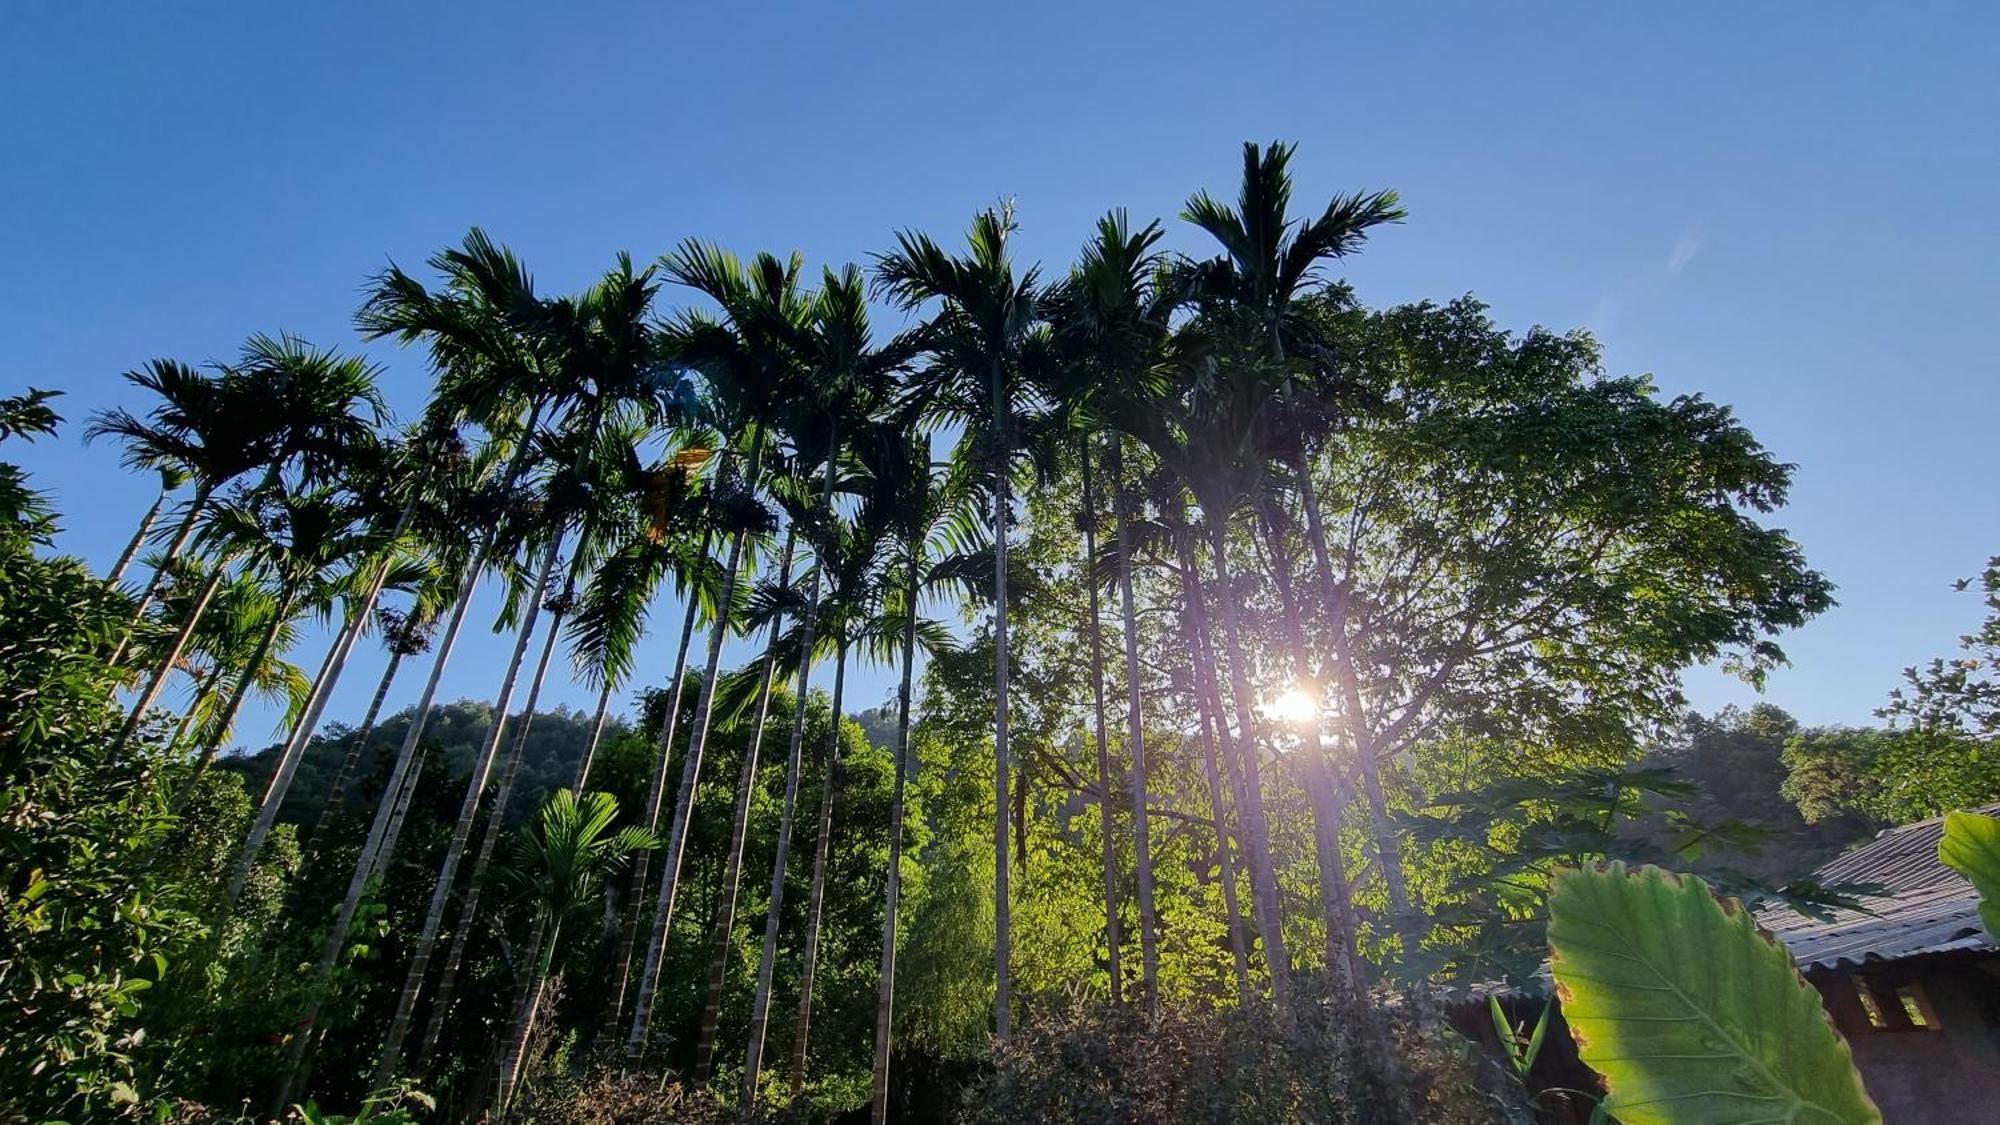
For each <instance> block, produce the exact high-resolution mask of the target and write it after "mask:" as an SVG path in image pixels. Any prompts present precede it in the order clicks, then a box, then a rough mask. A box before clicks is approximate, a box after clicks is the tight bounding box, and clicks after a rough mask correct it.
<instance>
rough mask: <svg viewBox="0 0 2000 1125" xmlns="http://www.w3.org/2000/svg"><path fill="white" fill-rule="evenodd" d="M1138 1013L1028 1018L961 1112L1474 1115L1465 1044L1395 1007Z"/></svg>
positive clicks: (1488, 1111) (1179, 1116)
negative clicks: (1288, 1017)
mask: <svg viewBox="0 0 2000 1125" xmlns="http://www.w3.org/2000/svg"><path fill="white" fill-rule="evenodd" d="M1295 1013H1296V1014H1295V1017H1294V1020H1293V1024H1294V1026H1293V1027H1292V1028H1291V1029H1290V1030H1289V1031H1287V1030H1285V1029H1284V1028H1283V1027H1282V1026H1281V1022H1280V1021H1279V1020H1278V1019H1277V1018H1276V1013H1275V1012H1273V1011H1272V1010H1271V1009H1270V1008H1269V1007H1268V1006H1263V1005H1256V1006H1251V1007H1247V1008H1229V1009H1221V1010H1217V1009H1211V1008H1208V1007H1206V1006H1195V1007H1167V1008H1165V1009H1163V1010H1162V1011H1161V1013H1160V1015H1159V1017H1158V1018H1157V1019H1148V1018H1147V1017H1146V1016H1145V1015H1144V1014H1143V1013H1141V1012H1140V1011H1138V1010H1136V1009H1134V1008H1130V1007H1126V1008H1112V1007H1108V1006H1105V1005H1101V1004H1086V1003H1076V1004H1074V1005H1072V1006H1071V1007H1069V1008H1067V1009H1064V1010H1059V1011H1056V1012H1053V1013H1050V1014H1048V1015H1046V1016H1044V1017H1042V1018H1041V1019H1038V1020H1033V1021H1030V1022H1029V1024H1028V1025H1027V1026H1026V1027H1025V1028H1024V1029H1023V1030H1022V1031H1021V1032H1020V1033H1019V1034H1018V1035H1017V1036H1016V1037H1015V1039H1014V1041H1013V1042H1012V1043H1011V1044H1009V1045H1008V1046H1007V1047H1006V1048H1005V1049H1003V1050H1001V1051H1000V1052H999V1053H998V1055H997V1057H996V1060H995V1062H996V1068H995V1071H994V1073H993V1074H992V1076H991V1077H990V1078H989V1079H988V1080H987V1081H986V1082H985V1083H984V1084H982V1085H980V1086H977V1087H974V1088H973V1089H971V1090H970V1091H968V1093H967V1096H966V1112H965V1115H964V1120H966V1121H968V1122H972V1123H980V1125H984V1123H991V1125H1017V1123H1019V1122H1023V1121H1039V1122H1098V1121H1134V1122H1235V1121H1245V1122H1250V1121H1255V1122H1272V1123H1281V1122H1314V1123H1321V1122H1324V1123H1343V1122H1357V1123H1359V1122H1367V1123H1371V1125H1374V1123H1390V1122H1424V1123H1425V1125H1433V1123H1454V1122H1468V1123H1469V1122H1484V1121H1492V1120H1501V1119H1502V1118H1501V1117H1500V1116H1498V1114H1497V1108H1498V1107H1497V1106H1495V1105H1494V1104H1493V1103H1492V1102H1491V1101H1489V1099H1488V1097H1487V1095H1485V1094H1483V1093H1481V1091H1480V1090H1479V1088H1478V1083H1477V1079H1476V1076H1477V1074H1478V1069H1479V1068H1478V1064H1477V1059H1476V1056H1475V1053H1474V1051H1473V1049H1472V1048H1471V1046H1470V1044H1467V1043H1465V1042H1464V1041H1463V1040H1461V1039H1459V1038H1458V1037H1457V1036H1455V1035H1452V1034H1451V1033H1450V1032H1449V1031H1447V1030H1446V1029H1445V1028H1444V1027H1443V1026H1442V1024H1440V1023H1438V1022H1437V1021H1435V1020H1433V1019H1430V1018H1427V1017H1423V1016H1421V1015H1420V1014H1419V1013H1418V1012H1417V1011H1416V1007H1415V1005H1412V1004H1410V1003H1408V1002H1399V1003H1390V1004H1382V1003H1370V1004H1368V1005H1365V1006H1364V1005H1356V1004H1352V1003H1343V1002H1339V1001H1334V1000H1329V999H1323V998H1318V999H1309V1000H1306V1001H1302V1002H1298V1003H1296V1004H1295Z"/></svg>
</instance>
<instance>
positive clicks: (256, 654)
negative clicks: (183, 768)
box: [194, 596, 292, 897]
mask: <svg viewBox="0 0 2000 1125" xmlns="http://www.w3.org/2000/svg"><path fill="white" fill-rule="evenodd" d="M271 609H272V612H271V623H270V624H269V625H267V626H265V628H264V632H263V633H262V634H261V635H259V636H258V638H257V647H256V648H253V649H251V650H250V659H249V660H248V661H246V662H245V663H244V665H243V671H242V672H241V673H240V674H239V675H238V676H237V677H236V684H235V686H234V687H232V688H231V689H230V692H229V702H227V703H225V704H223V706H222V713H221V715H220V716H218V717H217V718H216V720H215V729H214V730H213V731H211V732H209V734H208V737H207V738H206V739H205V740H204V742H205V745H203V747H202V750H201V760H200V761H198V762H196V763H195V768H194V772H195V777H197V778H199V777H200V776H201V775H202V774H204V773H206V772H207V771H208V767H209V766H210V765H211V764H213V763H214V761H215V757H216V755H217V754H220V753H221V752H222V744H223V743H224V742H227V741H228V740H229V728H230V727H232V726H234V725H235V723H236V714H237V712H239V711H241V710H242V709H243V701H244V700H245V699H248V698H249V697H250V689H251V688H252V687H254V686H256V683H257V669H259V668H261V667H263V665H264V661H265V660H266V659H267V658H268V657H269V656H270V655H271V647H272V646H273V645H275V644H277V642H278V634H279V633H280V632H281V631H283V629H284V628H285V619H286V618H287V617H289V616H291V612H292V605H291V598H289V597H286V596H280V597H279V598H278V601H277V604H275V605H274V606H272V607H271ZM232 897H233V896H232Z"/></svg>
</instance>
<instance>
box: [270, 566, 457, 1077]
mask: <svg viewBox="0 0 2000 1125" xmlns="http://www.w3.org/2000/svg"><path fill="white" fill-rule="evenodd" d="M478 573H479V566H478V561H477V560H475V561H474V562H473V563H471V564H468V565H467V567H466V569H465V572H464V573H463V574H461V575H460V584H459V591H458V597H457V599H456V600H455V601H454V603H453V605H452V609H451V616H450V617H449V618H447V619H446V622H445V627H444V637H443V639H442V640H441V641H440V643H439V645H438V654H437V659H436V660H434V661H432V663H431V674H430V679H429V681H428V682H427V683H425V685H424V692H423V695H422V697H421V698H419V699H418V700H417V706H416V710H415V711H414V712H413V713H412V714H411V716H410V728H409V730H408V731H407V732H406V733H405V734H404V736H403V744H402V746H401V748H400V749H398V750H397V751H396V761H395V764H394V765H393V766H391V767H390V770H389V781H388V784H387V785H385V786H384V787H383V790H382V799H381V800H380V801H378V802H377V803H376V806H375V817H374V819H373V820H372V821H371V822H370V823H369V825H368V836H367V839H365V840H364V841H363V842H362V845H361V852H360V854H359V855H357V856H355V858H354V873H353V874H352V875H351V876H349V878H348V880H347V892H346V894H345V896H344V897H342V899H341V901H340V911H339V913H338V914H337V915H336V916H335V919H334V923H333V926H332V928H331V929H329V930H328V931H327V936H326V944H325V945H324V946H322V947H321V949H320V957H319V963H318V964H317V965H315V966H314V967H313V988H312V992H311V994H310V995H311V996H312V1000H311V1001H310V1002H309V1003H308V1004H307V1006H306V1013H305V1015H304V1016H303V1017H302V1018H301V1019H300V1021H299V1024H298V1027H297V1028H296V1030H295V1031H294V1034H293V1038H292V1050H291V1052H290V1053H289V1054H288V1056H287V1057H286V1060H285V1081H284V1084H283V1086H282V1087H281V1089H280V1092H279V1095H278V1102H277V1104H276V1106H275V1107H273V1110H274V1112H276V1111H278V1110H282V1109H283V1108H284V1107H285V1106H289V1105H290V1104H291V1099H292V1096H293V1095H294V1094H295V1093H297V1091H298V1088H299V1086H300V1084H301V1083H303V1082H304V1080H305V1057H306V1047H307V1043H308V1041H310V1040H311V1039H312V1038H313V1034H312V1033H313V1029H314V1027H315V1026H316V1024H317V1023H318V1020H319V1012H320V1007H321V1005H322V1004H324V1003H325V1002H326V996H327V989H328V986H329V985H330V984H331V982H332V980H333V970H334V968H335V966H336V965H338V964H339V962H340V954H341V951H342V950H344V949H346V948H347V934H348V931H349V930H351V929H352V928H353V927H354V916H355V915H356V914H357V913H359V912H360V910H361V899H362V896H363V894H364V893H365V891H366V890H367V887H368V882H369V880H370V879H372V878H373V877H374V876H375V874H376V872H377V871H378V870H379V869H381V868H383V867H385V866H387V863H388V851H389V848H388V846H387V845H386V840H387V838H388V837H389V836H390V835H391V829H392V828H393V830H394V832H396V833H400V832H401V831H402V818H403V816H404V815H405V814H406V813H407V810H408V802H409V800H410V799H411V798H412V797H413V796H414V794H415V792H416V773H417V762H418V760H419V757H420V756H419V755H418V753H417V749H418V747H419V746H420V745H421V739H422V738H423V728H424V724H425V721H426V720H427V719H428V718H429V717H430V712H431V703H432V701H433V700H435V699H436V698H437V687H438V681H439V680H440V679H442V678H443V676H444V668H445V663H446V661H448V660H449V659H450V658H451V650H452V648H453V647H454V646H455V645H456V644H457V643H458V632H459V628H460V627H461V626H463V625H464V624H465V611H466V610H467V609H468V608H469V607H470V606H471V604H472V593H473V588H474V587H475V586H476V585H477V583H476V581H475V579H476V578H477V576H478ZM400 660H401V654H400V653H398V654H397V655H396V656H395V657H392V658H391V660H390V668H389V671H388V672H386V673H384V674H383V677H382V686H380V687H378V688H377V689H376V692H375V699H376V701H375V705H374V706H373V707H371V708H370V709H369V719H368V721H366V722H364V723H363V724H362V732H361V734H360V735H359V737H361V738H364V739H365V738H367V737H368V735H369V734H372V733H373V731H374V714H375V712H376V711H377V710H379V709H380V706H381V700H382V697H383V696H384V695H386V694H387V693H388V685H389V680H390V678H391V677H392V676H393V674H394V672H395V665H396V664H397V663H398V662H399V661H400Z"/></svg>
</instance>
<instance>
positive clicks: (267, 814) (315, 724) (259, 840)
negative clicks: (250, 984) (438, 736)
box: [218, 500, 469, 902]
mask: <svg viewBox="0 0 2000 1125" xmlns="http://www.w3.org/2000/svg"><path fill="white" fill-rule="evenodd" d="M415 514H416V502H415V501H414V500H412V501H410V502H409V503H407V504H404V505H403V512H402V515H401V516H400V517H398V519H397V520H396V527H395V530H394V531H392V532H390V533H389V538H390V541H391V542H394V541H395V540H397V539H400V538H402V536H403V532H404V531H406V530H408V528H409V526H410V520H411V519H412V518H413V517H414V516H415ZM390 562H391V560H389V559H383V560H382V566H381V569H380V570H378V571H376V573H375V577H374V579H373V580H372V581H370V582H369V583H368V593H367V594H366V596H364V597H363V598H362V599H361V604H360V605H358V606H356V607H355V609H354V612H353V613H352V614H350V615H349V617H348V622H347V627H346V628H344V629H342V630H341V633H340V637H339V639H338V640H336V641H335V642H334V646H333V651H332V652H331V653H329V654H328V656H327V667H326V668H325V669H323V670H322V671H321V673H320V682H319V683H317V684H315V685H314V687H313V694H312V697H311V699H310V700H309V701H308V702H307V704H306V711H305V714H303V715H301V716H299V721H298V723H297V724H296V725H295V726H294V727H293V728H292V735H291V738H289V739H287V740H286V742H285V749H284V752H283V753H282V754H280V755H279V758H278V766H277V768H276V769H275V770H273V771H272V773H271V782H270V784H269V785H268V786H266V787H265V789H264V796H263V798H262V800H260V801H259V802H258V806H257V822H256V823H255V824H253V825H251V827H250V835H249V836H248V837H246V838H245V839H244V841H243V853H242V857H241V858H240V859H239V860H238V868H237V873H236V876H235V877H234V878H233V879H232V880H231V884H230V891H229V896H228V899H229V901H230V902H234V901H236V894H237V892H238V891H240V890H241V889H242V885H243V883H242V880H243V878H244V876H246V875H247V874H248V873H249V870H250V865H251V864H253V863H255V862H256V861H257V854H258V852H260V851H261V850H262V849H263V847H264V838H265V836H267V835H268V834H269V833H270V831H271V826H272V825H273V824H275V823H277V819H278V810H279V809H280V808H282V807H283V806H284V803H285V795H286V794H287V793H289V792H290V791H291V787H292V778H293V776H294V775H295V774H297V773H298V769H299V763H300V762H302V761H304V760H305V756H306V749H307V748H308V747H309V746H311V745H312V736H313V733H314V732H315V731H317V730H318V729H319V721H320V717H321V716H322V715H324V714H325V713H326V704H327V701H328V700H329V699H331V698H333V687H334V684H335V683H336V682H338V681H339V679H340V675H341V673H342V672H344V671H345V670H346V669H347V658H348V656H349V655H350V654H351V653H352V652H353V651H354V642H355V641H356V640H358V639H359V638H360V636H361V634H362V632H363V630H365V629H366V628H367V627H368V617H369V615H370V614H372V613H374V612H375V602H376V601H377V599H379V598H380V597H381V596H382V587H383V585H384V584H385V583H386V582H388V580H389V568H390ZM468 580H469V579H468ZM395 664H396V662H395V661H393V660H392V661H391V662H390V665H389V674H391V675H393V674H394V673H395V670H396V669H395ZM442 667H443V664H442V661H440V664H439V668H440V670H441V669H442ZM386 686H387V679H386V677H385V679H384V687H385V688H386ZM377 695H378V701H379V695H380V693H379V692H378V693H377ZM370 710H371V713H372V711H373V708H371V709H370ZM417 722H418V723H421V722H422V719H421V718H419V719H418V720H417ZM415 726H416V724H414V723H413V724H412V727H413V729H414V728H415ZM225 729H226V728H225ZM218 737H219V736H218ZM360 747H361V744H360V741H359V740H357V741H356V742H355V745H354V747H353V748H352V749H350V750H349V751H348V762H352V761H353V759H354V758H355V756H356V755H358V754H359V753H360ZM346 768H347V763H343V764H342V767H341V769H342V774H341V777H340V779H339V780H337V782H336V786H338V785H340V784H344V783H345V771H346ZM338 792H339V790H338V788H337V787H336V789H335V790H334V792H333V793H332V794H330V795H329V796H328V804H327V806H326V808H331V807H332V801H333V799H334V797H336V796H338ZM320 815H321V818H322V819H324V817H325V815H326V814H325V808H323V809H322V810H321V814H320Z"/></svg>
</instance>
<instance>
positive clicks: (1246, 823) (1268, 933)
mask: <svg viewBox="0 0 2000 1125" xmlns="http://www.w3.org/2000/svg"><path fill="white" fill-rule="evenodd" d="M1203 507H1204V509H1205V511H1204V515H1203V518H1204V520H1206V522H1207V523H1208V536H1209V545H1210V548H1211V549H1212V550H1213V551H1214V554H1215V577H1216V586H1217V590H1218V595H1219V601H1220V602H1221V605H1222V636H1223V643H1224V645H1225V647H1226V654H1227V655H1228V657H1229V682H1230V689H1231V692H1232V694H1234V695H1235V697H1236V713H1237V715H1238V717H1239V718H1240V720H1241V723H1242V730H1241V731H1240V732H1238V737H1237V740H1236V746H1237V761H1238V763H1239V765H1240V767H1241V768H1242V770H1243V801H1242V804H1241V807H1240V812H1241V820H1242V824H1243V845H1244V850H1245V851H1247V852H1248V853H1249V858H1250V902H1251V905H1252V907H1254V910H1253V913H1254V914H1255V915H1256V917H1257V929H1258V932H1259V934H1260V935H1261V936H1262V937H1263V939H1264V960H1265V961H1266V963H1267V964H1268V965H1269V968H1270V970H1271V997H1272V999H1273V1001H1274V1002H1275V1003H1276V1005H1277V1007H1278V1010H1279V1012H1280V1018H1281V1019H1283V1018H1287V1017H1286V1016H1285V1015H1284V1013H1287V1012H1289V1010H1290V1008H1289V1004H1290V1000H1291V992H1292V966H1291V959H1290V957H1289V956H1287V954H1286V952H1285V934H1284V929H1283V926H1282V924H1281V919H1280V916H1279V912H1278V878H1277V872H1276V870H1275V869H1274V865H1273V863H1272V860H1271V832H1270V826H1269V823H1268V821H1267V820H1266V819H1265V816H1264V791H1263V770H1262V766H1261V763H1260V762H1259V761H1258V758H1259V757H1260V754H1261V752H1260V750H1259V748H1258V745H1257V721H1256V718H1255V716H1256V696H1255V695H1254V694H1253V693H1252V692H1251V690H1250V676H1249V666H1248V665H1247V664H1246V663H1245V662H1244V655H1243V640H1242V637H1241V635H1240V631H1239V629H1238V627H1237V622H1236V594H1235V590H1234V587H1233V586H1232V584H1231V579H1230V574H1229V554H1228V537H1227V536H1226V535H1225V534H1224V530H1223V525H1222V516H1221V512H1222V509H1221V508H1220V506H1216V507H1212V508H1211V507H1209V506H1208V505H1204V506H1203Z"/></svg>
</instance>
